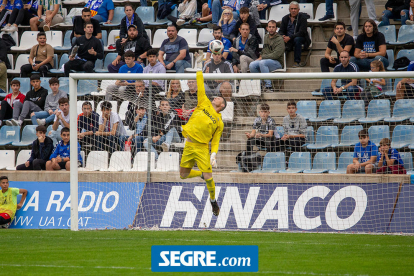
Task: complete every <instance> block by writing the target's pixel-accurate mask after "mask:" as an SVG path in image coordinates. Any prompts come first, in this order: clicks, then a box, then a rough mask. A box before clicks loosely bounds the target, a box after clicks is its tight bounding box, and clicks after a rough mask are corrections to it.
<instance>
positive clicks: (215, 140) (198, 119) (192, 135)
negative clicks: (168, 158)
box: [180, 71, 227, 216]
mask: <svg viewBox="0 0 414 276" xmlns="http://www.w3.org/2000/svg"><path fill="white" fill-rule="evenodd" d="M197 86H198V92H197V107H196V108H195V110H194V112H193V114H192V115H191V117H190V120H189V121H188V123H187V124H186V125H185V126H183V132H182V133H183V136H184V137H185V138H186V142H185V147H184V152H183V156H182V157H181V164H180V177H181V179H186V178H192V177H197V176H200V177H201V178H202V179H204V180H205V181H206V184H207V189H208V192H209V194H210V202H211V207H212V209H213V214H214V215H215V216H218V214H219V213H220V208H219V206H218V204H217V201H216V196H215V184H214V180H213V174H212V172H213V171H212V168H211V166H214V167H216V168H217V160H216V155H217V151H218V147H219V141H220V137H221V133H222V132H223V127H224V124H223V121H222V119H221V114H220V113H219V112H221V111H223V110H224V109H225V108H226V105H227V102H226V100H225V99H224V98H223V97H216V98H214V99H213V101H212V102H210V100H209V99H208V98H207V96H206V90H205V88H204V78H203V73H202V72H200V71H199V72H197ZM210 140H211V156H209V155H210V154H209V148H208V143H209V142H210ZM195 162H197V166H198V168H199V169H200V171H195V170H193V169H192V168H193V166H194V164H195Z"/></svg>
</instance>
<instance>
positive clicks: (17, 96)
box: [0, 80, 26, 127]
mask: <svg viewBox="0 0 414 276" xmlns="http://www.w3.org/2000/svg"><path fill="white" fill-rule="evenodd" d="M10 85H11V89H12V93H10V94H7V96H6V97H5V98H4V100H2V101H1V107H0V127H1V125H2V123H3V120H9V119H11V118H13V107H14V105H15V103H16V102H20V103H21V104H23V103H24V99H25V98H26V96H25V95H24V94H23V93H21V92H20V81H18V80H12V81H11V83H10Z"/></svg>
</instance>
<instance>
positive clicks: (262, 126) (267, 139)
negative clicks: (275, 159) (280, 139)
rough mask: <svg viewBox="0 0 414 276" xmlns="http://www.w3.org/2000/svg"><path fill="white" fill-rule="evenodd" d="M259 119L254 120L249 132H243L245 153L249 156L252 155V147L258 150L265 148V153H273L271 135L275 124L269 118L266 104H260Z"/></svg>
mask: <svg viewBox="0 0 414 276" xmlns="http://www.w3.org/2000/svg"><path fill="white" fill-rule="evenodd" d="M259 115H260V116H259V117H257V118H256V119H255V120H254V123H253V129H252V131H251V132H245V133H244V134H246V137H247V146H246V153H247V155H250V154H252V153H253V146H254V145H256V146H257V147H258V148H262V147H264V148H266V151H273V146H274V144H275V136H274V134H273V132H274V130H275V128H276V123H275V120H274V119H273V118H272V117H270V116H269V115H270V107H269V105H268V104H261V105H260V110H259Z"/></svg>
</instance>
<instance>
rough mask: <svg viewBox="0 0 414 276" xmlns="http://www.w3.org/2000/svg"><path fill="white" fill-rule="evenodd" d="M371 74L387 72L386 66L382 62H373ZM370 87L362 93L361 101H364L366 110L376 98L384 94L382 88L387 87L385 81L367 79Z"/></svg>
mask: <svg viewBox="0 0 414 276" xmlns="http://www.w3.org/2000/svg"><path fill="white" fill-rule="evenodd" d="M371 72H385V68H384V64H382V62H381V61H380V60H374V61H372V62H371ZM365 80H366V81H367V82H368V86H367V87H366V88H365V89H364V91H362V92H361V95H360V96H361V99H363V100H364V103H365V108H368V104H369V102H370V101H371V100H372V99H373V98H374V96H376V95H379V94H381V93H382V87H383V86H385V85H386V82H385V79H365Z"/></svg>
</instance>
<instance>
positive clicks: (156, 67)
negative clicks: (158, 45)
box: [144, 49, 167, 93]
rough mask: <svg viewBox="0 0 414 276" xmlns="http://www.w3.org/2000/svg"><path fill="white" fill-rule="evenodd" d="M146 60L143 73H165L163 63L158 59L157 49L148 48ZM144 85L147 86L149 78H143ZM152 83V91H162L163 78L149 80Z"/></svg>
mask: <svg viewBox="0 0 414 276" xmlns="http://www.w3.org/2000/svg"><path fill="white" fill-rule="evenodd" d="M147 60H148V65H147V66H145V68H144V74H148V73H153V74H165V73H166V72H167V71H166V70H165V67H164V65H162V63H161V62H159V61H158V50H157V49H149V50H148V51H147ZM144 83H145V87H146V88H148V87H149V80H144ZM151 84H152V89H153V90H152V91H153V92H154V93H159V92H161V91H164V86H165V83H164V80H151Z"/></svg>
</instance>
